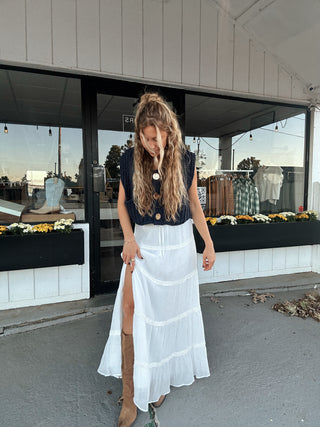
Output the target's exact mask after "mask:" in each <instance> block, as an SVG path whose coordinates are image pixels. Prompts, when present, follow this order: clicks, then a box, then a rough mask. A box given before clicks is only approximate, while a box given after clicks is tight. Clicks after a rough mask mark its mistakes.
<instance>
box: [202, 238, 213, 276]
mask: <svg viewBox="0 0 320 427" xmlns="http://www.w3.org/2000/svg"><path fill="white" fill-rule="evenodd" d="M215 260H216V253H215V250H214V248H213V245H212V244H211V245H209V246H206V247H205V248H204V251H203V254H202V268H203V270H204V271H209V270H211V268H212V267H213V264H214V263H215Z"/></svg>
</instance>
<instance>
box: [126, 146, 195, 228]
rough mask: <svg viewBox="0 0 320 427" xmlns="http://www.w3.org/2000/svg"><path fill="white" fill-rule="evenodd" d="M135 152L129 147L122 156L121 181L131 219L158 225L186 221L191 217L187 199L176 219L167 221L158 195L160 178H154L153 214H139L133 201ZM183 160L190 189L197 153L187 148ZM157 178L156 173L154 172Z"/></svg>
mask: <svg viewBox="0 0 320 427" xmlns="http://www.w3.org/2000/svg"><path fill="white" fill-rule="evenodd" d="M133 152H134V148H129V149H128V150H126V151H125V153H124V154H123V155H122V156H121V158H120V176H121V182H122V185H123V187H124V191H125V195H126V201H125V204H126V208H127V210H128V213H129V216H130V219H131V221H132V222H133V223H135V224H138V225H145V224H156V225H164V224H169V225H179V224H183V223H184V222H186V221H187V220H188V219H189V218H191V211H190V205H189V202H188V201H187V202H186V203H185V204H184V205H183V206H182V207H181V208H180V209H179V211H178V212H177V219H176V221H172V220H171V221H166V219H165V213H164V209H163V206H162V205H161V204H160V203H159V200H158V195H159V194H160V187H161V182H160V179H152V183H153V186H154V191H155V197H154V213H153V215H152V216H150V215H148V214H146V215H145V216H142V215H140V214H139V212H138V210H137V208H136V206H135V204H134V201H133V181H132V178H133ZM182 162H183V165H182V166H183V168H182V170H183V174H184V182H185V186H186V190H187V191H188V190H189V188H190V186H191V184H192V180H193V176H194V170H195V155H194V153H191V152H190V151H187V150H185V152H184V154H183V155H182ZM153 176H154V177H156V178H157V175H156V174H153Z"/></svg>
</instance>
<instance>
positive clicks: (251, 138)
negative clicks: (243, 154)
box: [249, 132, 253, 141]
mask: <svg viewBox="0 0 320 427" xmlns="http://www.w3.org/2000/svg"><path fill="white" fill-rule="evenodd" d="M249 139H250V141H252V140H253V136H252V133H251V132H250V136H249Z"/></svg>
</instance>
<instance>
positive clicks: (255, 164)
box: [237, 157, 260, 171]
mask: <svg viewBox="0 0 320 427" xmlns="http://www.w3.org/2000/svg"><path fill="white" fill-rule="evenodd" d="M259 167H260V160H257V159H256V158H255V157H247V158H246V159H243V160H241V162H240V163H239V164H238V166H237V169H238V170H254V171H256V170H257V169H258V168H259Z"/></svg>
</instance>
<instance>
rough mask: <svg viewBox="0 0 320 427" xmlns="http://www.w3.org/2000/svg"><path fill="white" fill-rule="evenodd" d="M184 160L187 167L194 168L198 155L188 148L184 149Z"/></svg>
mask: <svg viewBox="0 0 320 427" xmlns="http://www.w3.org/2000/svg"><path fill="white" fill-rule="evenodd" d="M182 159H183V161H184V163H185V165H186V166H192V167H193V168H194V165H195V160H196V155H195V154H194V153H192V152H191V151H189V150H188V149H187V148H184V149H183V151H182Z"/></svg>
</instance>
